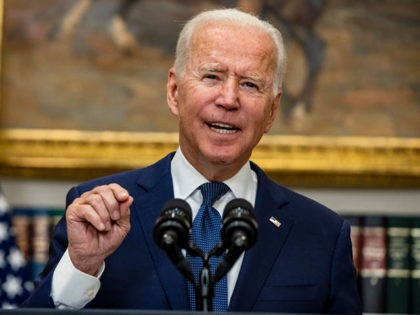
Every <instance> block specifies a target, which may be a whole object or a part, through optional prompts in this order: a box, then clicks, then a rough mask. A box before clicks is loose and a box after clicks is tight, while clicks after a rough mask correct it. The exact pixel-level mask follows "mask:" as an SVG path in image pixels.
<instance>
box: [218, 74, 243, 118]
mask: <svg viewBox="0 0 420 315" xmlns="http://www.w3.org/2000/svg"><path fill="white" fill-rule="evenodd" d="M217 104H218V105H220V106H223V107H225V108H226V109H229V110H232V109H236V108H238V107H239V87H238V83H237V82H236V80H235V79H233V78H229V79H227V80H226V81H224V82H223V84H222V86H221V89H220V95H219V97H218V100H217Z"/></svg>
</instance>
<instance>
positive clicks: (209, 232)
mask: <svg viewBox="0 0 420 315" xmlns="http://www.w3.org/2000/svg"><path fill="white" fill-rule="evenodd" d="M199 189H200V190H201V194H202V195H203V203H202V204H201V206H200V209H198V213H197V216H196V217H195V219H194V222H193V227H192V231H191V237H190V240H191V241H192V242H193V243H194V244H196V245H197V246H198V247H199V248H201V249H202V250H203V251H204V252H205V253H208V252H209V251H210V250H211V249H212V248H213V247H214V246H215V245H216V244H218V243H219V242H220V228H221V225H222V218H221V216H220V214H219V212H218V211H217V210H216V209H214V208H213V203H214V202H215V201H216V200H217V199H219V198H220V197H221V196H223V195H224V194H225V193H227V192H228V190H229V187H228V186H227V185H226V184H224V183H220V182H213V183H206V184H203V185H201V186H200V187H199ZM220 259H221V258H220V257H216V256H213V257H211V258H210V269H211V273H212V275H214V271H215V270H216V267H217V265H218V264H219V261H220ZM188 260H189V262H190V264H191V267H192V270H193V274H194V279H195V281H196V283H198V278H199V274H200V271H201V269H202V267H203V263H202V259H201V257H191V256H189V257H188ZM188 290H189V294H190V302H191V309H192V310H195V307H196V306H195V305H196V301H195V292H194V288H193V286H192V285H191V284H190V283H189V284H188ZM227 304H228V303H227V278H226V276H225V277H223V278H222V279H221V280H220V281H219V282H218V283H217V284H216V286H215V288H214V297H213V311H215V312H217V311H226V310H227V306H228V305H227Z"/></svg>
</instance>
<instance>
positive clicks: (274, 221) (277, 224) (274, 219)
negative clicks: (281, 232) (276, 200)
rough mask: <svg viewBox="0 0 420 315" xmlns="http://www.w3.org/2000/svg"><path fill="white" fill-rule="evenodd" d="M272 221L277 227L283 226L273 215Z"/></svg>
mask: <svg viewBox="0 0 420 315" xmlns="http://www.w3.org/2000/svg"><path fill="white" fill-rule="evenodd" d="M270 222H271V223H273V224H274V225H275V226H276V227H277V228H279V227H280V226H281V222H280V221H279V220H277V219H276V218H275V217H271V218H270Z"/></svg>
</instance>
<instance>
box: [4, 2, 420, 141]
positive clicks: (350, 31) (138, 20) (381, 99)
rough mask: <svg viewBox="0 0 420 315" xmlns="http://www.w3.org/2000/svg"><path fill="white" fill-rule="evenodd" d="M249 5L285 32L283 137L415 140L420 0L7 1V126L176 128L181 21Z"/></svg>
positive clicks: (276, 130)
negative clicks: (170, 99)
mask: <svg viewBox="0 0 420 315" xmlns="http://www.w3.org/2000/svg"><path fill="white" fill-rule="evenodd" d="M247 3H248V4H250V5H249V10H253V11H254V12H255V13H258V14H261V15H263V16H265V18H267V19H268V20H270V21H271V22H272V23H273V24H276V25H278V26H279V28H280V29H281V30H282V32H283V35H284V38H285V41H286V44H287V50H288V58H289V61H288V72H287V76H286V83H285V95H284V98H283V102H282V110H281V111H280V113H279V117H278V119H277V121H276V123H275V125H274V127H273V129H272V131H271V134H275V135H277V134H279V135H295V134H298V135H306V136H307V135H327V136H349V135H350V136H373V137H376V136H378V137H382V136H385V137H418V136H419V135H420V124H419V117H420V88H419V79H420V58H419V55H420V54H419V52H420V40H419V39H420V27H419V26H420V25H419V24H420V2H419V1H417V0H401V1H391V0H384V1H383V0H377V1H365V0H352V1H349V0H336V1H322V0H321V1H311V0H305V1H301V0H293V1H287V0H285V1H270V0H267V1H262V0H261V1H258V0H257V1H210V0H197V1H174V0H132V1H126V0H125V1H123V0H119V1H116V0H101V1H94V0H62V1H55V0H37V1H26V0H13V1H10V0H5V1H4V32H3V45H2V53H3V55H2V59H3V67H2V96H1V101H2V108H1V110H2V115H1V122H0V124H1V126H2V127H3V128H25V129H26V128H28V129H32V128H34V129H77V130H86V131H88V130H95V131H104V130H112V131H130V132H156V131H159V132H173V131H176V130H177V122H176V120H175V119H174V118H173V117H171V115H170V113H169V111H168V109H167V105H166V86H165V83H166V77H167V70H168V68H169V67H170V66H171V65H172V63H173V54H174V49H175V44H176V37H177V34H178V32H179V30H180V28H181V27H182V25H183V23H184V22H185V21H186V20H187V19H188V18H189V17H191V16H192V15H194V14H196V13H197V12H199V11H200V10H202V9H203V8H213V7H220V6H221V5H225V6H226V5H230V6H234V5H238V4H241V5H246V4H247Z"/></svg>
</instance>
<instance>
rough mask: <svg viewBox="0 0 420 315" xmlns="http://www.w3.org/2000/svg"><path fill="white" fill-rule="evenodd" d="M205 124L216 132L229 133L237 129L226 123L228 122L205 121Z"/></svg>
mask: <svg viewBox="0 0 420 315" xmlns="http://www.w3.org/2000/svg"><path fill="white" fill-rule="evenodd" d="M206 124H207V126H209V127H210V129H211V130H213V131H216V132H217V133H221V134H231V133H235V132H237V131H239V128H237V127H235V126H232V125H228V124H223V123H206Z"/></svg>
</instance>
